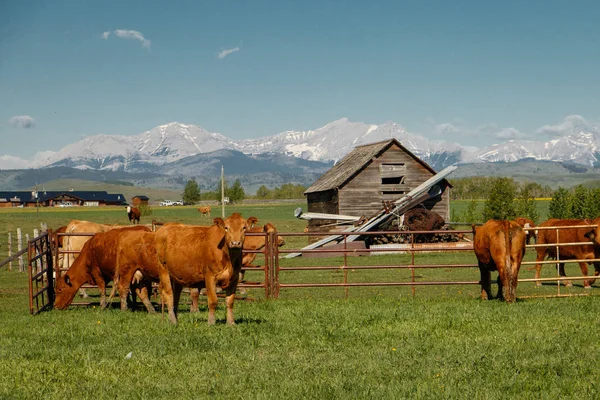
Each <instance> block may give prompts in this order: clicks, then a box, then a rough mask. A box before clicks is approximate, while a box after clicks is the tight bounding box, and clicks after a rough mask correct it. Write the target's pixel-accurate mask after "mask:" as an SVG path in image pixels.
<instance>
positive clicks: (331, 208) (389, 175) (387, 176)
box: [304, 139, 451, 232]
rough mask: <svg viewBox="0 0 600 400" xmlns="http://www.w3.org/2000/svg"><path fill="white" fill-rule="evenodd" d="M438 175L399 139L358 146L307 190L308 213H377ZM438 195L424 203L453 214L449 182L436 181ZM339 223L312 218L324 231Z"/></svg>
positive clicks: (314, 229) (312, 224)
mask: <svg viewBox="0 0 600 400" xmlns="http://www.w3.org/2000/svg"><path fill="white" fill-rule="evenodd" d="M435 174H436V171H434V170H433V168H431V167H430V166H429V165H428V164H427V163H425V162H424V161H422V160H421V159H419V158H418V157H417V156H415V155H414V154H413V153H411V152H410V151H409V150H407V149H406V148H405V147H404V146H402V145H401V144H400V142H399V141H398V140H396V139H391V140H386V141H382V142H377V143H372V144H366V145H363V146H358V147H356V148H355V149H354V150H353V151H352V152H350V153H349V154H348V155H346V157H344V158H343V159H342V160H340V161H339V162H338V163H336V164H335V165H334V166H333V167H332V168H331V169H330V170H329V171H327V172H326V173H325V174H323V175H322V176H321V177H320V178H319V179H318V180H317V181H316V182H315V183H313V184H312V186H310V187H309V188H308V189H307V190H306V191H305V192H304V194H305V196H306V199H307V202H308V212H314V213H325V214H339V215H349V216H356V217H360V216H365V217H367V218H369V217H371V216H373V215H374V214H376V213H378V212H379V211H381V210H382V209H383V208H384V203H385V202H390V201H395V200H398V199H399V198H401V197H402V196H403V195H404V194H407V193H408V192H410V191H411V190H412V189H415V188H416V187H417V186H419V185H420V184H422V183H423V182H425V181H426V180H428V179H429V178H431V177H432V176H434V175H435ZM438 185H439V186H440V189H441V194H440V195H439V196H436V197H433V198H431V199H429V200H427V201H425V202H424V203H423V206H424V207H425V208H427V209H428V210H430V211H434V212H436V213H437V214H439V215H440V216H441V217H442V218H444V220H446V221H447V220H448V219H449V217H450V190H449V188H450V187H451V185H450V183H448V181H447V180H446V179H443V180H442V181H440V183H439V184H438ZM335 222H336V221H334V220H323V219H311V220H310V221H309V224H308V230H309V231H310V232H325V231H328V230H329V228H328V227H327V225H329V226H331V225H332V224H334V223H335Z"/></svg>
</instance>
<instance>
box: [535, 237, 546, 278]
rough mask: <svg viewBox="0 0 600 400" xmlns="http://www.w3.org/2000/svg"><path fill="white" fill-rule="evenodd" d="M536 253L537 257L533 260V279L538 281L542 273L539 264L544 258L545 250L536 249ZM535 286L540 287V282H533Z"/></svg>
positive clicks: (541, 248)
mask: <svg viewBox="0 0 600 400" xmlns="http://www.w3.org/2000/svg"><path fill="white" fill-rule="evenodd" d="M536 252H537V257H536V259H535V262H536V264H535V279H540V275H541V272H542V264H541V262H542V261H544V258H545V257H546V249H545V248H543V247H538V248H537V249H536ZM535 285H536V286H542V282H540V281H536V282H535Z"/></svg>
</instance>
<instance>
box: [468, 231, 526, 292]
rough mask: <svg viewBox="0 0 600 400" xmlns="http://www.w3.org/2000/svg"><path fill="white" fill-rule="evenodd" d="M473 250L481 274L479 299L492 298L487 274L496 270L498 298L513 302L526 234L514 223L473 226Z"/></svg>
mask: <svg viewBox="0 0 600 400" xmlns="http://www.w3.org/2000/svg"><path fill="white" fill-rule="evenodd" d="M473 248H474V250H475V255H476V256H477V260H478V262H479V272H480V274H481V288H482V290H481V298H482V299H484V300H485V299H491V298H492V289H491V284H490V271H494V270H497V271H498V276H499V280H498V284H499V289H498V297H499V298H501V299H502V298H504V299H505V300H506V302H508V303H512V302H514V301H515V296H516V294H515V292H516V289H517V283H518V275H519V268H520V267H521V261H522V260H523V255H524V254H525V232H524V231H523V228H521V226H520V225H519V224H517V223H516V222H514V221H501V220H489V221H487V222H486V223H485V224H483V225H482V226H480V227H475V225H473Z"/></svg>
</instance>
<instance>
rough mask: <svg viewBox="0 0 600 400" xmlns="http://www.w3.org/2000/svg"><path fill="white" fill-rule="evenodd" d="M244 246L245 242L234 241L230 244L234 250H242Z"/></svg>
mask: <svg viewBox="0 0 600 400" xmlns="http://www.w3.org/2000/svg"><path fill="white" fill-rule="evenodd" d="M242 245H243V242H240V241H234V240H232V241H230V242H229V247H230V248H232V249H241V248H242Z"/></svg>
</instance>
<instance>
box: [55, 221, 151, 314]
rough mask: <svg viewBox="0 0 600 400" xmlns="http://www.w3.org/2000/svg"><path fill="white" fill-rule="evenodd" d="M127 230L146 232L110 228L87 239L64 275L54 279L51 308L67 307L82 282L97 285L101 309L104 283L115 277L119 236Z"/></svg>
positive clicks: (143, 229) (104, 304)
mask: <svg viewBox="0 0 600 400" xmlns="http://www.w3.org/2000/svg"><path fill="white" fill-rule="evenodd" d="M131 230H139V231H146V232H149V231H150V229H149V228H148V227H146V226H136V227H129V228H123V229H112V230H109V231H108V232H99V233H97V234H95V235H94V236H93V237H92V238H91V239H90V240H88V241H87V242H86V243H85V244H84V246H83V249H81V253H80V254H79V257H77V259H76V260H75V262H73V265H71V267H70V268H69V270H68V271H67V272H66V273H65V275H64V276H62V277H57V279H56V289H55V300H54V307H56V308H58V309H61V310H63V309H65V308H67V307H68V306H69V304H71V302H72V301H73V298H74V297H75V294H76V293H77V290H78V289H79V288H80V287H81V286H82V285H83V284H84V283H91V284H95V285H97V286H98V289H99V290H100V304H101V306H102V307H105V306H106V296H105V288H106V282H109V281H111V280H113V277H114V276H115V268H116V261H117V257H116V256H117V247H118V243H119V238H120V235H121V234H122V233H123V232H126V231H131Z"/></svg>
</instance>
